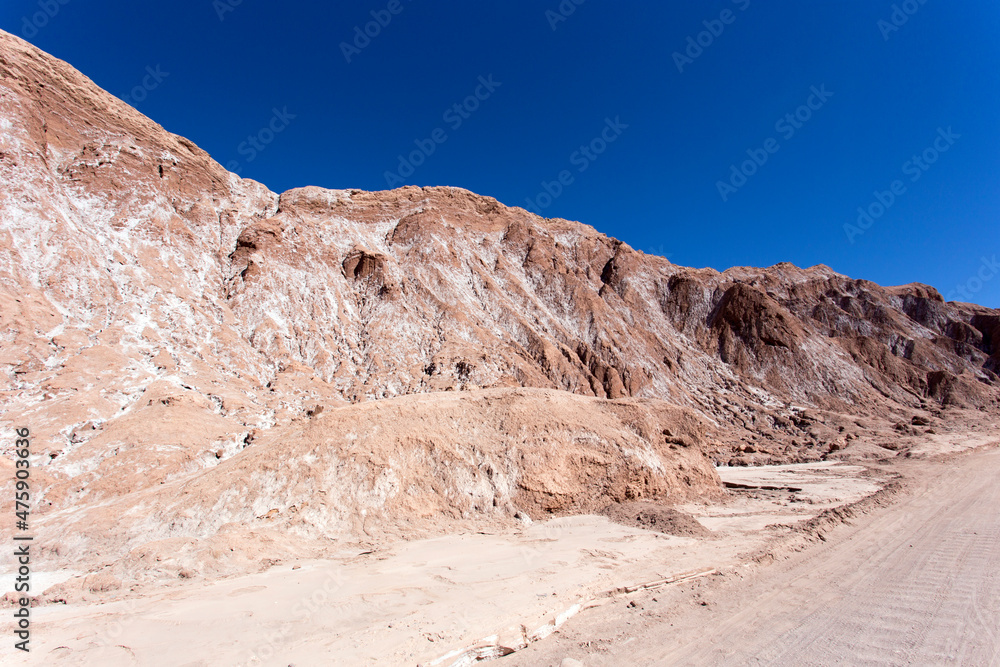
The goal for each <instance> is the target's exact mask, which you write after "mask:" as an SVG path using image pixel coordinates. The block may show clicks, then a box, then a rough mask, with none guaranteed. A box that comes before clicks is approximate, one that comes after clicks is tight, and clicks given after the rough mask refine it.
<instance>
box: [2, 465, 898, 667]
mask: <svg viewBox="0 0 1000 667" xmlns="http://www.w3.org/2000/svg"><path fill="white" fill-rule="evenodd" d="M719 472H720V475H721V476H722V478H723V480H724V481H726V482H733V483H737V484H740V485H743V486H748V487H767V488H750V489H745V490H740V491H736V492H735V493H734V495H733V499H732V500H731V502H729V503H726V504H719V505H698V504H691V505H686V506H683V507H681V508H679V509H681V510H683V511H685V512H688V513H690V514H692V515H693V516H694V517H695V518H697V519H698V520H699V521H700V522H701V523H702V524H703V525H704V526H706V527H707V528H709V529H710V531H711V535H710V536H709V537H707V538H699V539H696V538H691V537H677V536H672V535H665V534H662V533H659V532H655V531H651V530H645V529H642V528H634V527H628V526H623V525H619V524H616V523H612V522H611V521H609V520H608V519H606V518H604V517H598V516H576V517H564V518H559V519H555V520H551V521H547V522H544V523H542V522H537V523H535V524H533V525H531V526H528V527H525V528H524V529H521V530H518V531H512V532H509V533H504V534H482V533H472V534H461V535H449V536H445V537H441V538H438V539H429V540H419V541H413V542H406V543H399V544H397V545H395V546H394V547H392V548H391V549H388V550H386V551H379V552H376V553H365V554H359V553H357V551H354V552H351V553H345V554H343V555H342V557H340V558H337V559H330V560H324V561H301V562H297V563H284V564H281V565H279V566H276V567H273V568H271V569H270V570H268V571H266V572H263V573H257V574H252V575H248V576H243V577H237V578H231V579H225V580H222V581H217V582H214V583H204V582H202V583H199V582H190V583H183V584H177V585H174V586H171V587H170V588H167V589H161V590H157V591H151V592H150V591H147V592H146V593H145V594H144V595H142V596H141V597H138V598H134V599H127V600H120V601H115V602H110V603H107V604H102V605H82V604H81V605H65V606H63V605H54V606H47V607H43V608H39V609H37V610H35V611H34V615H33V630H34V635H33V640H32V641H33V651H32V653H31V655H30V656H28V657H26V656H24V655H15V654H13V652H12V651H11V649H10V647H9V646H3V647H2V649H0V658H2V659H3V661H4V664H73V665H190V666H194V665H221V664H226V665H233V664H238V665H244V664H246V665H250V664H254V665H257V664H262V665H280V666H281V667H286V666H287V665H289V664H296V665H300V666H301V665H311V664H338V665H364V664H369V665H416V664H434V661H435V660H437V659H440V658H442V657H443V656H446V655H448V654H450V653H452V652H454V651H456V650H460V649H462V648H464V647H467V646H470V645H473V644H475V643H476V642H477V641H478V640H480V639H482V638H484V637H488V636H490V635H499V636H500V637H501V639H507V638H510V637H512V636H516V637H521V636H523V634H528V635H530V634H531V633H532V632H533V631H535V630H537V629H538V628H540V627H543V626H545V625H546V624H547V623H552V622H553V621H554V620H555V619H556V618H557V617H559V615H560V614H566V612H567V611H569V610H574V611H575V610H576V609H578V606H577V605H580V604H581V603H585V602H587V601H591V600H595V599H596V600H600V601H604V600H609V599H610V600H611V604H614V603H615V599H611V598H607V597H605V594H606V593H607V592H608V591H612V590H614V589H617V588H621V587H627V586H631V585H635V584H638V583H643V582H650V581H657V580H662V579H664V578H669V577H671V576H673V575H676V574H678V573H684V572H690V571H695V570H704V569H708V568H713V569H718V568H723V569H725V568H733V567H739V566H740V564H741V563H742V562H743V561H744V560H745V558H746V554H747V553H748V552H752V551H754V550H759V549H762V548H764V547H765V546H766V545H767V544H768V543H769V542H770V541H771V540H773V539H774V537H775V531H776V530H778V531H779V532H780V530H781V529H780V527H781V526H784V525H787V524H792V523H795V522H798V521H801V520H803V519H807V518H809V517H812V516H815V515H816V514H818V513H819V512H821V511H822V510H824V509H827V508H831V507H836V506H838V505H842V504H844V503H849V502H853V501H856V500H858V499H860V498H862V497H864V496H866V495H868V494H870V493H872V492H874V491H875V490H877V489H878V488H879V487H880V480H885V479H887V478H888V475H881V476H880V475H878V474H875V475H874V476H873V475H872V473H871V472H869V471H867V470H866V469H865V468H863V467H860V466H850V465H842V464H834V463H817V464H802V465H790V466H769V467H762V468H721V469H720V470H719ZM779 487H781V488H779ZM768 526H771V527H770V528H768ZM775 527H779V528H775ZM58 575H62V576H66V573H49V574H48V575H47V576H50V577H56V576H58ZM5 579H6V578H5ZM626 597H628V596H625V597H622V598H621V599H623V600H624V599H625V598H626ZM570 613H572V611H571V612H570ZM8 630H9V629H8ZM515 641H516V639H515ZM542 643H544V642H542ZM8 661H9V662H8ZM18 661H20V663H19V662H18ZM454 662H455V660H454V659H451V658H449V659H445V660H442V661H440V662H438V663H437V664H446V665H447V664H453V663H454Z"/></svg>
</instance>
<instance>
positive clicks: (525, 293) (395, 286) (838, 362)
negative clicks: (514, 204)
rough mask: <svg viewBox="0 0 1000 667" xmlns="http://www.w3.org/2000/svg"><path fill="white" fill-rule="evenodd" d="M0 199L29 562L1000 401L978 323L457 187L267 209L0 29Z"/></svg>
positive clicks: (285, 199) (346, 513)
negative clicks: (39, 537)
mask: <svg viewBox="0 0 1000 667" xmlns="http://www.w3.org/2000/svg"><path fill="white" fill-rule="evenodd" d="M0 183H2V186H0V319H2V330H3V336H4V339H3V341H4V342H3V346H2V351H0V381H2V383H3V387H2V390H0V424H2V425H3V426H4V427H5V428H7V429H10V428H13V427H15V426H18V427H20V426H27V427H29V428H30V429H31V430H32V433H33V447H34V451H35V457H34V458H33V459H32V463H33V465H34V466H35V468H34V477H33V484H34V485H35V488H36V497H37V498H38V499H39V501H40V504H39V506H38V508H37V509H36V516H37V520H38V521H40V524H39V525H40V526H42V527H43V529H44V530H46V531H48V533H47V534H48V535H49V536H50V538H51V541H50V549H51V553H50V556H51V557H53V558H55V557H62V558H83V557H88V556H93V555H94V554H95V553H96V552H98V551H99V552H100V553H101V554H104V555H106V556H107V557H111V556H114V557H121V556H123V555H125V554H128V553H131V554H132V556H131V557H132V558H133V560H134V559H139V560H141V558H140V557H139V556H137V555H136V554H140V555H141V553H142V551H141V550H142V545H144V544H150V543H154V542H155V543H162V541H163V540H168V541H169V540H182V541H184V540H218V539H220V538H219V535H220V534H223V533H224V532H225V530H223V529H224V528H226V526H229V528H226V530H230V529H232V526H238V527H240V529H241V530H255V529H262V527H265V528H267V529H269V530H270V529H271V528H273V527H275V526H278V527H279V528H280V529H281V530H297V531H299V532H300V533H301V534H302V535H309V536H313V537H324V538H329V537H331V536H336V535H361V534H365V533H370V532H371V531H372V530H373V529H384V530H390V531H402V533H405V532H406V531H407V530H410V529H413V530H416V529H417V528H416V526H418V524H419V525H421V526H426V525H431V524H435V522H436V521H439V520H444V519H447V520H449V521H466V520H475V519H476V518H477V517H480V518H483V517H491V518H494V519H496V520H510V519H512V517H514V516H515V515H518V514H524V513H528V514H532V513H534V514H539V513H541V514H544V513H547V512H563V511H592V510H594V509H599V506H600V505H601V504H602V503H606V502H613V501H624V500H632V499H637V498H660V499H668V500H669V499H677V498H685V497H689V496H694V495H705V494H708V495H711V494H713V493H717V492H718V487H717V477H716V476H715V473H714V472H713V470H712V466H711V463H712V462H713V461H714V462H717V463H718V462H730V461H732V462H734V463H743V462H748V461H790V460H814V459H818V458H821V457H827V456H831V455H842V454H843V452H844V451H845V450H849V448H850V446H851V443H852V441H853V440H855V439H856V438H857V437H859V435H860V434H863V433H866V432H869V433H878V432H883V433H891V432H892V431H891V429H892V427H893V425H896V427H897V428H896V431H897V432H906V431H907V430H908V429H910V430H912V428H913V423H925V422H927V421H928V420H929V419H932V418H933V419H947V415H948V414H949V412H948V411H949V410H953V411H961V410H981V411H989V412H995V411H996V410H997V408H998V401H1000V381H998V377H997V372H998V371H1000V357H998V355H1000V348H998V347H997V345H998V341H1000V338H998V336H1000V313H998V312H997V311H995V310H990V309H987V308H982V307H979V306H975V305H971V304H959V303H945V302H944V300H943V299H942V298H941V296H940V295H939V294H938V293H937V292H936V291H935V290H934V289H932V288H930V287H927V286H924V285H907V286H902V287H880V286H878V285H875V284H873V283H870V282H866V281H861V280H852V279H850V278H848V277H846V276H843V275H840V274H837V273H836V272H834V271H833V270H831V269H829V268H827V267H824V266H817V267H812V268H808V269H800V268H796V267H794V266H792V265H789V264H779V265H777V266H774V267H770V268H766V269H757V268H734V269H730V270H728V271H724V272H721V273H720V272H718V271H714V270H710V269H700V270H698V269H689V268H684V267H680V266H676V265H673V264H671V263H670V262H668V261H667V260H665V259H663V258H660V257H654V256H649V255H645V254H643V253H641V252H637V251H635V250H633V249H632V248H630V247H629V246H628V245H627V244H624V243H622V242H620V241H617V240H615V239H613V238H609V237H607V236H605V235H603V234H601V233H599V232H598V231H596V230H595V229H593V228H592V227H589V226H587V225H584V224H580V223H577V222H570V221H567V220H558V219H544V218H540V217H538V216H536V215H533V214H531V213H529V212H527V211H525V210H523V209H520V208H511V207H507V206H505V205H503V204H501V203H499V202H498V201H496V200H494V199H492V198H490V197H483V196H479V195H476V194H473V193H471V192H468V191H465V190H461V189H457V188H448V187H434V188H418V187H404V188H401V189H398V190H392V191H387V192H364V191H360V190H325V189H321V188H316V187H304V188H299V189H295V190H291V191H288V192H285V193H283V194H281V195H280V196H279V195H276V194H274V193H272V192H270V191H269V190H268V189H267V188H266V187H264V186H263V185H261V184H259V183H256V182H254V181H250V180H247V179H241V178H239V177H238V176H236V175H234V174H231V173H229V172H227V171H226V170H225V169H224V168H222V167H221V166H220V165H219V164H218V163H216V162H215V161H214V160H212V159H211V158H210V157H209V156H208V155H207V154H206V153H205V152H204V151H202V150H200V149H199V148H198V147H197V146H195V145H194V144H192V143H191V142H190V141H188V140H186V139H184V138H182V137H178V136H176V135H173V134H170V133H169V132H167V131H166V130H164V129H163V128H161V127H160V126H158V125H157V124H155V123H154V122H152V121H151V120H149V119H148V118H145V117H144V116H142V115H141V114H140V113H138V112H137V111H135V110H134V109H132V108H130V107H128V106H127V105H125V104H124V103H123V102H121V101H119V100H117V99H116V98H114V97H112V96H111V95H109V94H107V93H106V92H104V91H102V90H101V89H99V88H98V87H97V86H96V85H94V84H93V83H92V82H91V81H90V80H88V79H87V78H86V77H84V76H83V75H82V74H80V73H79V72H77V71H76V70H74V69H73V68H72V67H70V66H69V65H67V64H66V63H63V62H61V61H59V60H57V59H55V58H52V57H51V56H48V55H46V54H44V53H42V52H40V51H38V50H37V49H35V48H34V47H32V46H30V45H28V44H27V43H25V42H23V41H21V40H20V39H18V38H16V37H13V36H11V35H8V34H5V33H0ZM445 392H454V393H452V394H448V393H445ZM416 395H421V396H416ZM424 395H425V396H424ZM915 416H916V417H917V419H913V418H914V417H915ZM880 429H881V431H880ZM886 429H889V430H888V431H886ZM11 444H12V441H10V440H9V439H8V441H7V442H5V443H4V444H3V448H4V450H5V452H6V453H9V451H8V450H10V449H11ZM887 445H888V443H887ZM886 451H889V450H888V449H887V450H886ZM11 465H12V464H11V463H10V457H6V458H5V459H4V462H0V466H7V467H10V466H11ZM5 476H6V475H5ZM306 507H308V509H305V508H306ZM442 517H443V519H442ZM421 522H423V523H421ZM435 525H436V524H435ZM220 531H221V532H220ZM137 549H138V550H139V551H135V550H137Z"/></svg>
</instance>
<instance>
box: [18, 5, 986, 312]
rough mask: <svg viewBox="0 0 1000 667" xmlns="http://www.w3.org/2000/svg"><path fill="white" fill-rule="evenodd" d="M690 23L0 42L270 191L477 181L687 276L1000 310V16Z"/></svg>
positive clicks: (781, 16)
mask: <svg viewBox="0 0 1000 667" xmlns="http://www.w3.org/2000/svg"><path fill="white" fill-rule="evenodd" d="M577 2H579V3H580V4H577ZM680 4H681V3H669V2H668V3H652V2H643V3H639V2H610V1H609V0H583V1H581V0H563V2H561V3H560V1H559V0H538V1H535V2H522V1H518V0H505V1H503V2H499V1H489V0H485V1H480V2H476V3H469V2H455V1H450V0H449V1H437V2H428V1H425V0H370V1H368V0H362V1H354V0H344V1H343V2H337V3H306V2H295V1H291V2H285V3H281V4H280V5H279V4H278V3H264V2H259V1H255V0H242V1H239V0H215V1H213V0H197V1H189V0H181V1H178V2H141V3H138V2H128V3H126V2H84V1H83V0H33V1H30V0H6V1H5V2H4V3H3V4H2V7H0V27H2V28H3V29H5V30H7V31H9V32H13V33H15V34H18V35H21V36H25V37H28V38H29V41H31V42H32V43H34V44H36V45H37V46H39V47H40V48H42V49H44V50H46V51H48V52H50V53H53V54H54V55H56V56H58V57H60V58H63V59H65V60H67V61H68V62H70V63H71V64H73V65H74V66H75V67H77V68H78V69H80V70H81V71H82V72H84V73H85V74H86V75H88V76H89V77H91V78H92V79H93V80H94V81H96V82H97V83H98V84H99V85H100V86H102V87H103V88H105V89H107V90H108V91H110V92H112V93H113V94H115V95H118V96H119V97H122V98H126V97H129V98H130V99H131V100H132V101H133V103H134V104H135V106H136V107H137V108H138V109H139V110H140V111H142V112H143V113H145V114H147V115H148V116H150V117H151V118H153V119H154V120H156V121H157V122H159V123H160V124H162V125H163V126H164V127H166V128H167V129H169V130H170V131H172V132H175V133H177V134H181V135H183V136H186V137H188V138H190V139H191V140H192V141H194V142H195V143H197V144H199V145H200V146H201V147H203V148H204V149H205V150H207V151H208V152H209V153H211V154H212V155H213V156H214V157H215V158H216V159H217V160H219V161H220V162H221V163H223V164H224V165H227V166H230V168H233V169H234V170H236V169H238V170H239V172H240V173H241V174H242V175H244V176H247V177H250V178H254V179H257V180H259V181H261V182H263V183H264V184H266V185H267V186H268V187H270V188H271V189H272V190H275V191H279V192H280V191H283V190H286V189H288V188H292V187H296V186H301V185H320V186H324V187H330V188H348V187H356V188H363V189H368V190H380V189H386V188H387V187H389V185H388V184H393V185H396V184H398V183H401V182H402V183H407V184H416V185H453V186H460V187H464V188H468V189H469V190H473V191H475V192H478V193H481V194H487V195H491V196H494V197H496V198H497V199H499V200H500V201H502V202H504V203H507V204H511V205H519V206H528V205H529V201H530V203H531V205H533V206H535V207H536V209H537V210H538V211H540V212H542V213H543V214H544V215H546V216H548V217H563V218H569V219H573V220H580V221H583V222H586V223H588V224H590V225H593V226H594V227H596V228H597V229H599V230H601V231H602V232H605V233H607V234H609V235H612V236H615V237H617V238H620V239H622V240H623V241H625V242H627V243H629V244H630V245H632V246H633V247H635V248H637V249H640V250H644V251H647V252H653V253H656V254H663V255H667V256H669V258H670V260H671V261H673V262H675V263H677V264H683V265H690V266H699V267H700V266H711V267H715V268H718V269H725V268H727V267H729V266H734V265H755V266H768V265H771V264H774V263H777V262H780V261H790V262H793V263H795V264H798V265H800V266H811V265H814V264H820V263H823V264H827V265H830V266H832V267H833V268H834V269H836V270H837V271H840V272H842V273H846V274H848V275H851V276H854V277H858V278H865V279H869V280H874V281H876V282H879V283H882V284H902V283H907V282H912V281H918V282H924V283H928V284H931V285H933V286H935V287H937V288H938V289H939V290H940V291H941V292H942V293H943V294H945V295H946V296H948V297H950V298H953V299H957V300H972V301H975V302H978V303H982V304H985V305H989V306H993V307H998V306H1000V267H996V265H995V262H994V258H995V257H997V256H998V255H1000V231H998V221H1000V122H998V121H1000V40H998V39H997V38H996V35H997V34H1000V4H998V3H996V2H995V0H951V1H949V2H945V1H944V0H924V2H922V3H921V2H920V0H907V1H906V2H898V3H895V7H894V3H893V2H891V1H884V2H883V1H880V0H836V1H834V0H812V1H807V2H803V1H802V0H795V1H792V0H780V1H777V2H769V3H765V2H763V0H713V1H706V2H698V3H693V2H690V3H683V6H678V5H680ZM373 12H374V14H373ZM379 19H381V24H379V23H370V22H372V21H377V20H379ZM904 19H905V20H904ZM366 28H367V30H368V33H369V35H374V36H368V35H364V32H365V30H366ZM359 33H360V34H361V35H362V36H360V37H359V36H358V35H359ZM345 44H346V45H347V46H346V47H345ZM154 73H155V74H154ZM484 82H485V83H484ZM477 95H478V97H477ZM455 105H458V107H457V108H456V106H455ZM789 114H790V117H789ZM273 130H277V132H274V131H273ZM400 156H402V157H403V159H404V163H401V161H400ZM415 164H416V165H419V166H415ZM410 167H412V172H411V170H410ZM546 186H547V187H546ZM539 195H541V196H539ZM859 208H860V209H861V212H864V213H866V214H867V216H866V217H861V212H859ZM859 218H860V224H859ZM845 225H847V227H846V228H845ZM963 294H964V296H963Z"/></svg>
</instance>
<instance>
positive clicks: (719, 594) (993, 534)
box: [495, 448, 1000, 667]
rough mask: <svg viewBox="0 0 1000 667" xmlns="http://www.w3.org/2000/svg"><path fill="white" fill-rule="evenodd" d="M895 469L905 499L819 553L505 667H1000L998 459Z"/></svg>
mask: <svg viewBox="0 0 1000 667" xmlns="http://www.w3.org/2000/svg"><path fill="white" fill-rule="evenodd" d="M899 468H900V470H901V471H902V472H903V474H904V475H905V477H906V479H907V485H908V487H909V489H908V491H907V492H906V493H904V494H903V495H901V496H899V497H898V498H897V501H896V502H895V503H894V504H892V505H891V506H888V507H883V508H880V509H876V510H875V511H873V512H872V513H871V514H870V515H867V516H863V517H860V518H855V520H854V521H852V523H851V524H845V525H840V526H839V527H836V528H833V529H831V530H830V531H829V532H825V533H824V535H823V542H822V543H821V544H819V545H818V546H813V547H810V548H808V549H806V550H804V551H801V552H799V553H792V554H791V555H787V554H786V555H785V556H779V561H778V562H776V563H773V564H770V565H767V566H763V567H760V566H753V567H750V568H745V569H744V571H743V572H740V570H739V569H738V568H737V569H734V570H732V571H729V572H726V573H725V576H718V577H709V578H706V579H704V580H699V581H698V582H695V583H691V584H688V585H681V586H677V587H674V588H672V589H670V590H669V591H668V592H666V593H663V592H661V593H656V594H644V595H638V596H634V597H633V599H632V601H631V602H634V603H635V606H631V607H630V606H626V604H625V603H619V604H616V605H608V606H606V607H603V608H601V609H596V610H593V611H591V612H588V613H586V614H582V615H581V616H579V617H578V618H577V619H574V622H573V623H572V624H570V625H567V626H565V627H564V628H563V629H561V630H560V631H559V632H557V633H556V634H555V635H554V636H553V637H551V638H549V639H548V640H546V641H545V642H542V643H538V644H534V645H532V646H530V647H528V648H527V649H525V650H524V651H522V652H519V653H516V654H514V655H512V656H510V657H508V658H504V659H502V660H501V661H499V662H497V663H495V664H497V665H502V666H503V667H513V666H520V665H560V664H562V662H563V660H566V659H567V658H569V659H570V660H578V661H579V662H580V663H581V664H583V665H586V666H587V667H591V666H598V665H622V664H631V665H831V664H843V665H944V664H956V665H1000V630H998V628H1000V484H998V482H997V479H998V475H1000V451H998V450H997V449H995V448H990V449H985V450H980V451H977V452H974V453H970V454H966V455H962V456H957V457H951V458H950V459H948V460H946V461H940V460H939V461H933V462H927V461H910V462H904V463H902V464H901V465H900V466H899ZM567 664H570V663H569V662H568V661H567Z"/></svg>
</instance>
